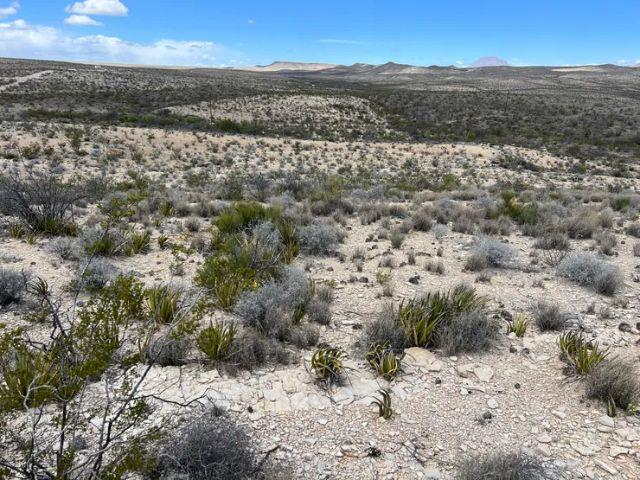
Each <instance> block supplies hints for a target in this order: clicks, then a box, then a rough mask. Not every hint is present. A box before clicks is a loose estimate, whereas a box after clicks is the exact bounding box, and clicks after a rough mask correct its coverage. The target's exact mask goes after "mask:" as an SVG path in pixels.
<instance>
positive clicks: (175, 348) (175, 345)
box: [143, 337, 189, 367]
mask: <svg viewBox="0 0 640 480" xmlns="http://www.w3.org/2000/svg"><path fill="white" fill-rule="evenodd" d="M188 348H189V342H188V341H187V340H186V339H183V338H182V339H177V338H171V337H159V338H155V339H152V340H151V341H150V342H149V344H148V345H147V348H146V349H145V350H144V352H143V356H144V360H145V361H146V362H147V363H149V364H153V365H160V366H161V367H168V366H180V365H182V364H183V363H184V362H185V359H186V354H187V351H188Z"/></svg>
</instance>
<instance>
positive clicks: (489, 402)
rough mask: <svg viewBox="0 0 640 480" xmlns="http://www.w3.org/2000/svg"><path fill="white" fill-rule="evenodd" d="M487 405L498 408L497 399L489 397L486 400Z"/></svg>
mask: <svg viewBox="0 0 640 480" xmlns="http://www.w3.org/2000/svg"><path fill="white" fill-rule="evenodd" d="M487 407H489V408H491V409H492V410H495V409H496V408H498V401H497V400H496V399H495V398H490V399H489V400H487Z"/></svg>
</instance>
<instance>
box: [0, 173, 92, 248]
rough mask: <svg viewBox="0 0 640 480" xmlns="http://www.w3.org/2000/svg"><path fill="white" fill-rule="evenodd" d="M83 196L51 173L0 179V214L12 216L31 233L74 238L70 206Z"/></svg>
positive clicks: (78, 190)
mask: <svg viewBox="0 0 640 480" xmlns="http://www.w3.org/2000/svg"><path fill="white" fill-rule="evenodd" d="M86 195H87V193H86V191H85V189H83V188H81V187H80V186H79V185H76V184H72V183H67V182H62V181H61V180H60V179H58V178H57V177H56V176H54V175H52V174H37V173H33V174H31V175H29V176H25V177H19V176H15V175H14V176H9V177H6V176H3V177H0V213H2V214H4V215H7V216H10V217H16V218H18V219H19V220H20V221H21V222H23V223H24V225H26V226H27V227H29V228H30V229H31V231H33V232H34V233H44V234H48V235H75V233H76V228H77V227H76V225H75V223H74V221H73V217H72V213H73V209H72V207H73V205H74V204H75V203H76V202H78V201H79V200H81V199H83V198H85V197H86Z"/></svg>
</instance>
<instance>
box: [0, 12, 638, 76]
mask: <svg viewBox="0 0 640 480" xmlns="http://www.w3.org/2000/svg"><path fill="white" fill-rule="evenodd" d="M639 32H640V0H598V1H596V0H582V1H577V0H537V1H535V2H520V1H513V0H509V1H507V0H474V1H470V0H447V1H440V0H419V1H418V0H410V1H409V0H394V1H390V0H340V1H336V0H322V1H319V0H317V1H316V0H286V1H285V0H246V1H243V0H238V1H236V2H228V1H225V2H222V1H216V0H84V1H76V2H73V1H71V2H70V1H68V0H67V1H64V0H62V1H59V0H15V1H14V0H0V57H3V56H4V57H18V58H38V59H57V60H72V61H91V62H109V63H135V64H150V65H200V66H235V65H252V64H266V63H270V62H272V61H274V60H292V61H310V62H327V63H343V64H350V63H354V62H367V63H384V62H387V61H395V62H399V63H411V64H416V65H431V64H438V65H452V64H457V65H468V64H470V63H472V62H473V61H474V60H475V59H476V58H478V57H483V56H497V57H500V58H503V59H505V60H507V61H508V62H510V63H511V64H513V65H575V64H593V63H618V64H622V65H630V64H635V63H639V62H640V33H639Z"/></svg>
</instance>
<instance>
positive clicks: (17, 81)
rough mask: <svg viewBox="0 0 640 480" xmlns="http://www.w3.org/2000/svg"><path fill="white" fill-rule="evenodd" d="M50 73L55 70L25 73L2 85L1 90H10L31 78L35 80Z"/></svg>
mask: <svg viewBox="0 0 640 480" xmlns="http://www.w3.org/2000/svg"><path fill="white" fill-rule="evenodd" d="M49 73H53V70H43V71H41V72H36V73H32V74H30V75H25V76H24V77H17V78H16V79H15V80H14V81H13V82H12V83H9V84H7V85H0V92H4V91H6V90H8V89H9V88H11V87H15V86H17V85H20V84H21V83H25V82H28V81H29V80H33V79H35V78H40V77H42V76H44V75H47V74H49Z"/></svg>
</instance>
